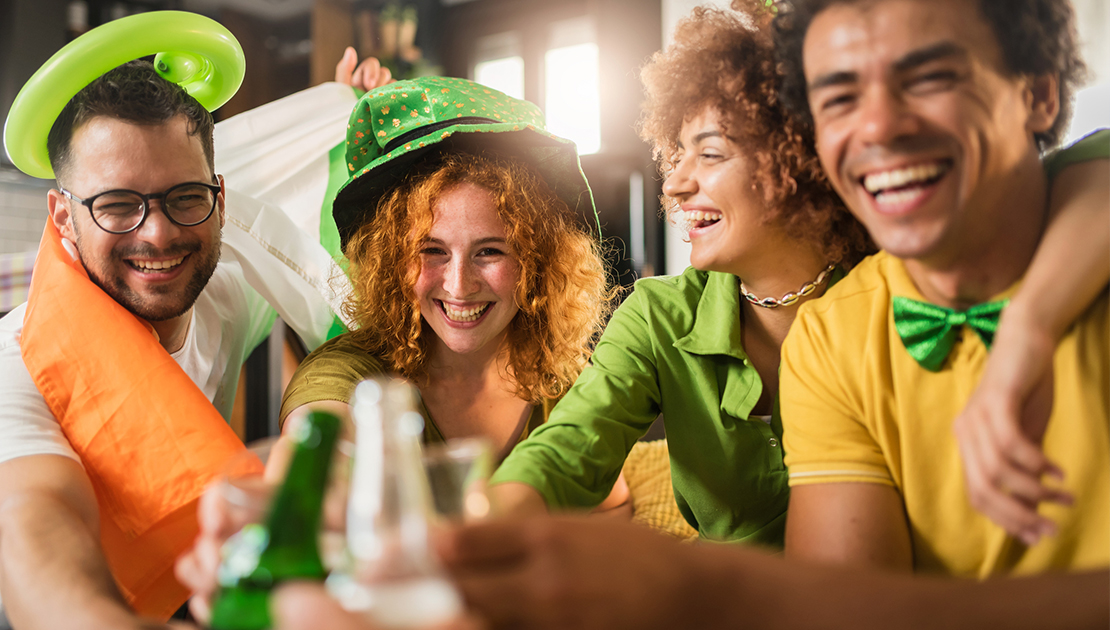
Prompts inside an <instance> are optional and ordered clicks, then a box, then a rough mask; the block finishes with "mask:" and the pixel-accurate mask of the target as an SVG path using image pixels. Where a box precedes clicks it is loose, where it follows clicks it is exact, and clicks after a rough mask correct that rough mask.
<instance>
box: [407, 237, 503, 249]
mask: <svg viewBox="0 0 1110 630" xmlns="http://www.w3.org/2000/svg"><path fill="white" fill-rule="evenodd" d="M424 242H425V243H435V244H436V245H446V244H447V243H445V242H443V241H442V240H440V239H438V238H426V239H424ZM489 243H501V244H505V243H507V241H506V240H505V239H503V238H501V237H499V236H487V237H486V238H480V239H478V240H476V241H474V242H473V243H471V244H470V245H471V247H473V246H475V245H488V244H489Z"/></svg>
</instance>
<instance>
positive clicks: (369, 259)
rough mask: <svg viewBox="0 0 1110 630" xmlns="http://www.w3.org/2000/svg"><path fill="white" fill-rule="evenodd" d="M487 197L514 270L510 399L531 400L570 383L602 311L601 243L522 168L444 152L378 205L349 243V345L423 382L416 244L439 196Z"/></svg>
mask: <svg viewBox="0 0 1110 630" xmlns="http://www.w3.org/2000/svg"><path fill="white" fill-rule="evenodd" d="M464 182H465V183H471V184H475V185H478V186H481V187H482V188H485V189H487V190H489V191H490V192H492V193H493V196H494V198H495V200H496V203H497V214H498V216H499V217H500V219H501V221H502V223H503V224H504V226H505V232H506V242H507V244H508V248H509V250H510V252H511V253H512V255H513V256H514V257H515V258H516V260H517V262H518V264H519V265H520V281H519V284H518V285H517V287H516V293H515V298H516V303H517V306H518V307H519V308H520V310H519V312H518V313H517V315H516V316H515V317H514V318H513V320H512V322H511V323H510V324H509V334H508V365H509V370H510V371H511V374H510V376H509V377H510V378H511V379H512V380H513V381H514V382H515V383H516V394H517V396H519V397H520V398H522V399H524V400H528V401H530V402H533V403H538V402H540V401H541V400H543V399H554V398H558V397H560V396H562V395H563V394H564V393H566V391H567V390H568V389H569V388H570V386H571V385H572V384H573V383H574V380H575V379H576V378H577V377H578V374H579V373H580V372H581V371H582V368H583V367H584V365H585V363H586V360H587V359H588V357H589V354H590V351H591V349H592V347H593V343H594V341H595V340H596V338H597V336H598V335H599V334H600V332H601V329H602V326H603V322H604V321H605V318H606V317H607V316H608V315H609V312H610V309H611V303H612V299H613V296H614V290H613V289H609V288H607V287H608V279H607V273H606V267H605V263H604V262H603V259H602V257H601V252H600V244H599V241H598V239H597V238H596V237H593V236H591V235H590V234H589V233H588V232H587V231H586V230H585V229H584V228H583V227H581V226H580V223H579V221H578V218H577V216H576V215H575V214H574V213H573V212H572V211H571V210H570V208H569V207H568V206H567V204H566V203H565V202H563V201H562V200H560V199H559V198H558V197H557V196H556V195H555V193H554V192H552V190H551V189H550V188H549V187H548V186H547V184H546V183H545V182H544V180H543V179H542V178H541V177H540V176H539V175H537V174H536V172H535V171H534V170H533V169H532V168H531V167H529V166H528V165H527V164H526V163H523V162H521V161H520V160H510V159H507V158H503V157H500V156H495V155H490V154H469V153H449V154H445V155H443V156H441V157H440V158H438V159H437V160H433V161H432V162H431V163H430V164H426V165H424V166H423V167H422V168H421V169H420V170H419V171H418V172H416V173H414V174H412V175H410V176H408V177H407V178H406V180H405V181H404V182H403V183H402V184H401V185H400V186H398V187H397V188H395V189H394V190H393V191H392V192H391V193H389V194H387V195H386V196H385V197H383V198H382V200H381V202H380V203H379V204H378V210H377V214H376V215H375V217H374V219H373V220H372V221H370V222H369V223H366V224H363V225H362V226H360V227H359V228H358V230H357V231H356V232H355V234H354V235H353V236H352V237H351V240H350V242H349V243H348V244H347V249H346V254H347V257H348V259H349V260H350V263H351V264H350V270H349V271H350V277H351V282H352V284H353V285H354V292H353V294H352V296H351V297H350V299H348V301H347V303H346V304H345V305H344V310H345V311H346V313H347V314H348V315H349V316H350V317H351V318H352V319H353V320H354V321H355V322H357V323H358V328H357V329H356V330H354V331H352V333H351V334H352V335H353V338H354V341H355V342H356V343H358V344H359V345H360V346H362V347H363V348H365V349H366V350H368V351H370V352H372V353H374V354H376V355H377V356H379V357H381V358H382V359H383V361H384V362H385V364H386V367H387V369H389V370H391V371H393V372H396V373H398V374H401V375H402V376H404V377H406V378H408V379H410V380H413V381H414V382H417V383H426V382H427V367H428V360H429V344H428V339H429V335H434V334H435V333H434V332H433V331H432V330H431V328H430V327H429V326H428V325H427V324H426V323H424V321H423V319H422V317H421V314H420V305H419V303H418V302H417V297H416V292H415V286H416V281H417V279H418V278H419V276H420V268H421V266H420V258H419V253H420V247H421V242H422V241H423V240H424V239H425V238H426V237H427V236H428V234H429V233H430V231H431V228H432V222H433V221H434V220H435V217H434V214H433V209H434V207H435V204H436V202H437V200H438V199H439V198H440V197H441V196H442V195H443V194H444V193H445V192H447V191H448V190H449V189H451V188H453V187H454V186H456V185H458V184H461V183H464Z"/></svg>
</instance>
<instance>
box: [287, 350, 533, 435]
mask: <svg viewBox="0 0 1110 630" xmlns="http://www.w3.org/2000/svg"><path fill="white" fill-rule="evenodd" d="M382 374H385V368H384V367H383V366H382V362H381V359H379V358H378V357H376V356H374V355H373V354H370V353H369V352H367V351H366V350H364V349H363V348H362V347H360V346H359V345H357V344H356V343H355V342H354V341H353V340H352V339H351V335H350V334H343V335H339V336H338V337H336V338H334V339H332V340H331V341H328V342H327V343H325V344H324V345H322V346H320V347H319V348H317V349H316V350H314V351H313V352H312V354H310V355H308V356H307V357H305V360H304V361H302V362H301V365H300V367H298V368H297V371H296V372H294V374H293V378H292V380H290V381H289V386H288V387H286V388H285V396H284V398H282V401H281V415H280V418H281V422H282V424H284V423H285V418H286V416H288V415H289V412H291V411H293V410H294V409H296V408H297V407H300V406H301V405H307V404H308V403H313V402H320V401H322V400H334V401H338V402H342V403H349V402H350V401H351V394H352V393H354V391H355V386H356V385H358V384H359V383H360V382H361V381H364V380H366V379H368V378H372V377H374V376H380V375H382ZM554 406H555V402H554V401H544V404H542V405H534V406H533V407H532V414H531V415H530V416H529V417H528V422H527V423H525V425H524V428H523V430H521V432H520V437H519V438H518V439H519V440H523V439H524V438H526V437H528V436H529V435H530V434H531V432H532V431H534V430H535V428H536V427H538V426H540V425H541V424H543V423H544V420H546V419H547V416H548V414H549V413H551V409H552V408H553V407H554ZM420 411H421V413H423V414H424V420H425V423H424V442H425V443H428V444H433V443H438V442H445V441H446V440H447V438H445V437H444V436H443V433H442V432H441V431H440V430H439V427H438V426H436V422H435V419H434V418H432V416H431V414H429V413H428V409H427V408H426V407H425V406H424V403H423V401H422V402H421V403H420Z"/></svg>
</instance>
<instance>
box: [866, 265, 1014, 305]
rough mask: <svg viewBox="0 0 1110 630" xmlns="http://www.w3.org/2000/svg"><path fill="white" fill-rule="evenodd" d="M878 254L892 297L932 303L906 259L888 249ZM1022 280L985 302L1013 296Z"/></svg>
mask: <svg viewBox="0 0 1110 630" xmlns="http://www.w3.org/2000/svg"><path fill="white" fill-rule="evenodd" d="M876 256H882V257H883V260H882V261H881V262H882V265H883V271H884V275H885V276H886V281H887V287H888V288H889V289H890V295H891V297H894V296H901V297H905V298H909V299H911V300H917V301H918V302H925V303H928V304H932V301H931V300H929V299H927V298H926V297H925V296H924V295H922V294H921V291H920V290H919V289H918V288H917V284H915V283H914V281H913V278H912V277H910V272H909V271H908V270H907V269H906V263H905V261H903V260H902V259H901V258H898V257H896V256H894V255H892V254H890V253H888V252H886V251H881V252H879V253H878V254H876ZM1022 280H1024V276H1022V277H1021V278H1018V279H1017V280H1016V281H1015V282H1014V283H1013V284H1011V285H1010V286H1009V287H1007V288H1006V289H1005V290H1003V291H1002V292H1001V293H999V294H997V295H993V296H991V297H990V298H989V299H987V300H984V302H994V301H996V300H1007V299H1010V298H1012V297H1013V296H1014V294H1015V293H1017V290H1018V288H1019V287H1021V283H1022ZM891 303H893V300H891ZM892 308H893V307H892Z"/></svg>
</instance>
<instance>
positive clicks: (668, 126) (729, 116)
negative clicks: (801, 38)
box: [640, 0, 875, 267]
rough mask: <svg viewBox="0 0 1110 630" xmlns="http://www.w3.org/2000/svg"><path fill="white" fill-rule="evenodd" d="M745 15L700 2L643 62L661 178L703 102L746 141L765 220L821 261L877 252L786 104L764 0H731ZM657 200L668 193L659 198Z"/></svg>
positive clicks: (646, 123)
mask: <svg viewBox="0 0 1110 630" xmlns="http://www.w3.org/2000/svg"><path fill="white" fill-rule="evenodd" d="M732 7H733V9H735V10H736V11H741V12H742V13H737V12H732V11H727V10H721V9H713V8H709V7H698V8H696V9H694V12H693V13H692V14H691V15H690V16H689V17H687V18H685V19H683V20H682V21H680V22H679V23H678V27H677V28H676V30H675V34H674V43H672V44H671V45H670V46H668V47H667V49H666V50H664V51H661V52H657V53H655V55H654V56H653V57H652V58H651V61H649V62H648V64H647V65H646V66H644V68H643V69H642V70H641V72H640V77H641V79H642V80H643V83H644V88H645V90H646V91H647V100H646V101H645V103H644V115H643V118H642V119H641V121H640V135H641V137H643V138H644V140H646V141H648V142H650V143H651V144H652V148H653V152H654V154H655V158H656V160H657V161H658V162H659V168H660V172H661V173H662V174H663V176H664V177H666V176H667V174H668V173H670V172H671V171H672V170H673V169H674V165H675V161H676V156H677V154H678V137H679V133H680V131H681V130H682V124H683V122H684V121H685V120H687V119H689V118H690V117H691V116H696V115H697V114H698V113H700V112H701V111H703V110H704V109H705V108H707V107H711V108H714V109H716V110H717V111H718V112H720V113H721V114H722V125H723V126H724V127H725V129H724V131H725V132H726V133H727V134H728V136H729V137H730V138H731V139H732V140H733V141H734V142H737V143H739V144H740V145H741V146H743V147H744V150H745V153H746V155H747V156H748V159H749V160H750V162H751V168H752V187H753V189H755V190H756V191H758V192H760V193H761V194H762V196H763V198H764V200H765V202H766V210H765V213H764V217H763V218H764V221H766V222H775V223H778V224H780V225H782V226H783V228H784V229H785V230H786V232H787V234H789V235H790V236H791V237H793V238H796V239H800V240H806V241H809V242H811V243H813V244H814V245H815V246H816V247H817V248H818V250H819V251H821V252H822V253H823V254H824V256H825V258H826V260H828V261H829V262H834V263H838V264H840V265H843V266H846V267H851V266H852V265H854V264H855V263H856V262H858V261H859V260H860V259H861V258H863V257H864V256H866V255H867V254H869V253H872V252H874V251H875V249H874V246H873V245H872V244H871V241H870V239H869V238H868V236H867V232H866V231H865V230H864V229H863V226H861V225H860V224H859V222H858V221H856V220H855V218H853V217H852V215H851V214H849V213H848V210H847V209H846V208H845V207H844V205H843V203H842V202H841V201H840V198H839V197H837V195H836V193H835V192H834V191H833V189H832V187H831V186H829V184H828V181H827V180H826V178H825V175H824V173H823V172H822V170H821V165H820V163H819V162H818V160H817V152H816V149H815V148H814V145H813V134H812V132H811V131H810V129H809V128H808V127H807V126H806V125H805V124H804V123H803V122H801V121H800V120H798V119H797V118H796V117H794V116H793V115H791V114H790V112H789V111H788V110H787V109H786V108H785V107H784V106H783V104H782V102H781V101H780V99H779V84H780V78H779V74H778V72H777V69H776V66H775V57H774V48H773V46H772V43H771V32H770V26H769V23H770V19H771V17H772V16H771V15H770V13H769V12H768V11H767V9H766V8H765V7H764V3H763V0H734V2H733V3H732ZM663 201H664V208H673V207H674V200H673V199H670V198H666V197H665V198H664V200H663Z"/></svg>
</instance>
